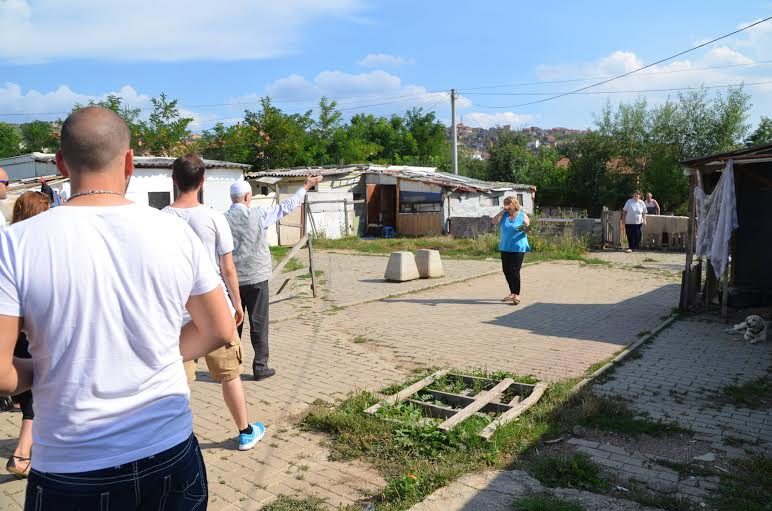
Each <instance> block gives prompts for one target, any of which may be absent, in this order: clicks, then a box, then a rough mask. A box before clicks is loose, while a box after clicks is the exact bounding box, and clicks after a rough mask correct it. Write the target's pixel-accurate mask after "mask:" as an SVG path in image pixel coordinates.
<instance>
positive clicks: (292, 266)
mask: <svg viewBox="0 0 772 511" xmlns="http://www.w3.org/2000/svg"><path fill="white" fill-rule="evenodd" d="M305 267H306V265H305V264H303V263H301V262H300V261H299V260H298V259H297V258H296V257H293V258H292V259H290V260H289V261H287V265H286V266H285V267H284V270H283V273H288V272H291V271H295V270H299V269H301V268H305Z"/></svg>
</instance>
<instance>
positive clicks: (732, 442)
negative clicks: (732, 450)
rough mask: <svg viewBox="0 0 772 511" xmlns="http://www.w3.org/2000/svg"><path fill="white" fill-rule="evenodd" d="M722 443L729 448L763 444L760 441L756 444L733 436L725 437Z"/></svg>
mask: <svg viewBox="0 0 772 511" xmlns="http://www.w3.org/2000/svg"><path fill="white" fill-rule="evenodd" d="M722 442H723V443H724V445H728V446H729V447H743V446H745V445H759V444H760V443H761V441H760V440H758V439H757V440H756V441H755V442H749V441H748V440H744V439H742V438H737V437H736V436H731V435H727V436H725V437H724V438H723V439H722Z"/></svg>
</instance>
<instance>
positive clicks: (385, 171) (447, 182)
mask: <svg viewBox="0 0 772 511" xmlns="http://www.w3.org/2000/svg"><path fill="white" fill-rule="evenodd" d="M353 172H357V173H362V174H381V175H389V176H394V177H399V178H400V179H410V180H412V181H421V182H424V183H429V184H434V185H437V186H442V187H444V188H454V189H458V190H461V191H468V192H490V191H494V190H512V189H514V190H528V191H531V190H534V189H535V187H533V186H532V185H526V184H514V183H504V182H495V181H481V180H479V179H473V178H471V177H467V176H460V175H455V174H448V173H446V172H438V171H437V170H436V168H435V167H414V166H410V165H371V164H359V165H340V166H320V167H293V168H287V169H272V170H266V171H263V172H249V173H247V175H246V176H247V179H259V178H262V177H305V176H310V175H321V176H325V177H326V176H338V175H343V174H350V173H353Z"/></svg>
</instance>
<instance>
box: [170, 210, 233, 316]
mask: <svg viewBox="0 0 772 511" xmlns="http://www.w3.org/2000/svg"><path fill="white" fill-rule="evenodd" d="M162 211H164V212H165V213H169V214H171V215H174V216H176V217H179V218H182V219H183V220H184V221H185V222H187V223H188V225H189V226H190V228H191V229H193V232H194V233H196V236H198V239H200V240H201V242H202V243H203V244H204V249H205V250H206V254H207V257H208V258H209V260H210V261H212V265H213V266H214V268H215V270H216V271H217V276H218V277H220V282H221V283H222V287H223V290H224V291H225V295H226V296H227V295H228V292H227V289H228V287H227V286H226V285H225V281H224V280H223V278H222V271H221V269H220V256H222V255H225V254H228V253H230V252H233V235H232V234H231V228H230V226H229V225H228V222H227V221H226V220H225V216H224V215H223V214H222V213H218V212H217V211H215V210H213V209H212V208H210V207H207V206H203V205H201V206H196V207H194V208H173V207H171V206H166V207H165V208H164V209H163V210H162ZM228 298H229V300H228V302H229V304H230V301H231V300H230V297H228ZM231 308H233V307H232V306H231ZM185 319H186V320H188V317H187V316H186V318H185Z"/></svg>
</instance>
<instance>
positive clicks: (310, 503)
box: [262, 495, 324, 511]
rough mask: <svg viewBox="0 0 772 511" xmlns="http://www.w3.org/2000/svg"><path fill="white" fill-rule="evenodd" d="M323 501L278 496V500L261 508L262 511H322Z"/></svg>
mask: <svg viewBox="0 0 772 511" xmlns="http://www.w3.org/2000/svg"><path fill="white" fill-rule="evenodd" d="M323 504H324V500H323V499H320V498H316V497H306V498H303V499H300V498H297V497H289V496H287V495H279V498H278V499H276V500H274V501H273V502H271V503H270V504H268V505H266V506H263V508H262V509H263V511H324V505H323Z"/></svg>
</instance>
